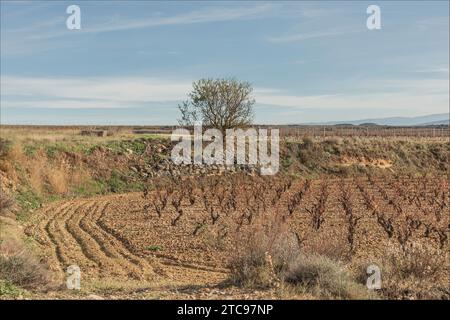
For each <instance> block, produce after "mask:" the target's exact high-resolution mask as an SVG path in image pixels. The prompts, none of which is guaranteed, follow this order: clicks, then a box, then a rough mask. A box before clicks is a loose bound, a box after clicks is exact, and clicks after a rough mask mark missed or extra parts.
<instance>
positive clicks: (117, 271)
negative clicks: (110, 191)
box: [66, 201, 125, 276]
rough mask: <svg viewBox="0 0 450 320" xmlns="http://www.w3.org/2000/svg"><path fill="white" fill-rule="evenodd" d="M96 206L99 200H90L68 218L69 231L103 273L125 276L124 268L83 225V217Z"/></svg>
mask: <svg viewBox="0 0 450 320" xmlns="http://www.w3.org/2000/svg"><path fill="white" fill-rule="evenodd" d="M96 206H97V201H88V202H86V203H84V204H83V207H82V210H80V211H79V212H78V214H73V215H72V216H71V217H70V218H69V219H67V221H66V228H67V231H68V232H69V233H70V234H71V235H72V237H73V238H74V239H75V240H76V242H77V243H78V246H79V248H80V249H81V251H82V252H83V254H84V255H85V256H86V257H88V258H89V259H90V260H92V261H94V262H95V264H96V265H97V267H98V268H99V269H100V270H99V271H100V274H101V275H104V276H112V275H113V276H124V275H125V273H124V271H123V270H122V268H120V267H118V265H117V264H116V263H114V260H113V259H111V258H110V257H108V256H107V255H106V253H105V252H104V251H103V250H102V248H101V246H100V245H99V244H98V243H97V242H96V241H95V239H94V238H92V237H91V235H90V234H89V233H88V232H86V231H84V230H83V228H82V227H81V219H83V218H84V217H85V216H86V215H87V214H88V212H90V211H92V210H94V208H95V207H96Z"/></svg>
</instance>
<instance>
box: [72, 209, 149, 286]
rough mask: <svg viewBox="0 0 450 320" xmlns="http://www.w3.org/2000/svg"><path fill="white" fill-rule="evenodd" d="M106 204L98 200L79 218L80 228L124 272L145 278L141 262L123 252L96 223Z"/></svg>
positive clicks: (145, 272) (144, 269)
mask: <svg viewBox="0 0 450 320" xmlns="http://www.w3.org/2000/svg"><path fill="white" fill-rule="evenodd" d="M106 205H107V202H105V201H103V202H99V204H98V205H97V206H95V208H94V210H89V212H87V214H86V215H85V216H84V217H83V218H82V219H81V220H80V228H81V229H82V230H83V231H85V232H86V233H87V234H89V235H90V236H91V237H92V239H94V240H95V241H96V242H97V244H98V246H99V247H100V249H101V250H102V251H103V252H104V254H105V255H106V256H107V257H109V258H111V259H112V260H113V261H114V263H116V264H117V265H118V266H120V267H121V268H122V269H123V271H124V273H126V274H127V275H128V276H130V277H132V278H134V279H142V278H145V276H147V275H148V270H147V269H146V268H144V267H143V265H142V263H140V261H139V260H138V259H136V258H135V257H133V256H131V255H130V254H128V253H127V252H126V251H125V252H124V250H123V247H122V246H121V244H120V243H118V242H117V241H115V239H114V238H112V239H111V237H110V235H109V234H107V233H105V232H104V231H103V230H102V229H101V228H99V227H98V226H97V225H96V223H95V221H96V218H97V216H99V215H100V214H101V212H102V210H103V209H104V208H105V206H106Z"/></svg>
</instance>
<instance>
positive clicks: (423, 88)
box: [0, 0, 449, 125]
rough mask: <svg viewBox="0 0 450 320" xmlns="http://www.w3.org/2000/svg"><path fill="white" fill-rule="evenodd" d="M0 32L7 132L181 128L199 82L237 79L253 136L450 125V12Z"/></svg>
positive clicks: (38, 21)
mask: <svg viewBox="0 0 450 320" xmlns="http://www.w3.org/2000/svg"><path fill="white" fill-rule="evenodd" d="M73 4H75V5H78V6H79V7H80V11H81V29H80V30H69V29H68V28H67V27H66V20H67V18H68V17H69V14H67V13H66V8H67V7H68V6H69V5H73ZM371 4H375V5H378V6H379V7H380V10H381V29H378V30H369V29H368V28H367V26H366V20H367V18H368V17H369V15H370V14H368V13H367V12H366V10H367V7H368V6H369V5H371ZM0 30H1V43H0V44H1V61H0V62H1V101H0V102H1V110H0V114H1V121H0V122H1V123H2V124H110V125H113V124H129V125H157V124H161V125H163V124H176V123H177V119H178V118H179V111H178V108H177V106H178V104H179V103H180V102H181V101H183V100H185V99H186V98H187V93H188V92H189V90H190V89H191V88H192V82H193V81H196V80H198V79H201V78H228V77H235V78H236V79H238V80H242V81H248V82H250V83H251V84H252V86H253V88H254V98H255V100H256V104H255V107H254V112H255V119H254V121H255V122H256V123H264V124H293V123H307V122H326V121H345V120H356V119H366V118H380V117H392V116H407V117H408V116H411V117H412V116H421V115H426V114H435V113H448V111H449V2H448V1H436V2H432V1H426V2H425V1H424V2H420V1H414V2H407V1H371V2H364V1H347V2H340V1H329V2H328V1H316V2H306V1H287V2H280V1H276V2H275V1H273V2H263V1H249V2H242V1H239V2H232V1H196V2H190V1H165V2H158V1H135V2H133V1H126V2H125V1H124V2H121V1H70V2H65V1H3V0H2V1H1V29H0Z"/></svg>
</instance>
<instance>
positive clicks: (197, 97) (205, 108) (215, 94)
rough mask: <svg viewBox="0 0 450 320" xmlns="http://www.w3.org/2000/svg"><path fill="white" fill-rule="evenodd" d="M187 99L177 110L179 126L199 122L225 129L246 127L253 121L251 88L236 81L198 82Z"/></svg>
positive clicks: (206, 80)
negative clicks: (179, 114)
mask: <svg viewBox="0 0 450 320" xmlns="http://www.w3.org/2000/svg"><path fill="white" fill-rule="evenodd" d="M192 87H193V90H192V91H191V92H190V93H189V94H188V97H189V99H188V100H186V101H184V102H183V103H182V104H181V105H179V106H178V108H179V109H180V111H181V119H179V123H180V125H185V126H192V125H194V123H195V122H196V121H202V123H203V125H204V126H209V127H213V128H217V129H219V130H221V131H222V133H223V134H224V133H225V130H226V129H231V128H240V127H246V126H248V125H250V124H251V122H252V118H253V105H254V104H255V100H254V99H253V98H252V92H253V88H252V87H251V85H250V83H248V82H240V81H238V80H236V79H233V78H232V79H201V80H198V81H196V82H194V83H193V84H192Z"/></svg>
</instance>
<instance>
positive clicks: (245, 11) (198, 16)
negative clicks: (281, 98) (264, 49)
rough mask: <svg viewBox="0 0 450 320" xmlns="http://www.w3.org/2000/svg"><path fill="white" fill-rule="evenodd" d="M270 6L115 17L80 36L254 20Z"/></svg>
mask: <svg viewBox="0 0 450 320" xmlns="http://www.w3.org/2000/svg"><path fill="white" fill-rule="evenodd" d="M271 8H272V6H271V5H270V4H262V5H256V6H248V7H247V6H246V7H234V8H227V7H222V8H217V7H211V8H204V9H199V10H194V11H190V12H186V13H180V14H176V15H173V16H160V15H157V16H150V17H147V18H144V19H128V18H124V17H120V16H114V17H112V18H109V19H108V20H104V21H102V22H98V23H97V24H95V25H84V26H83V27H82V29H81V30H80V31H79V32H78V33H79V34H97V33H104V32H113V31H124V30H135V29H145V28H152V27H160V26H175V25H187V24H197V23H209V22H225V21H234V20H243V19H253V18H257V17H260V16H261V15H262V14H264V13H267V12H269V11H270V9H271ZM65 35H67V32H52V33H47V34H39V35H34V36H32V37H31V39H50V38H56V37H61V36H65Z"/></svg>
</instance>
